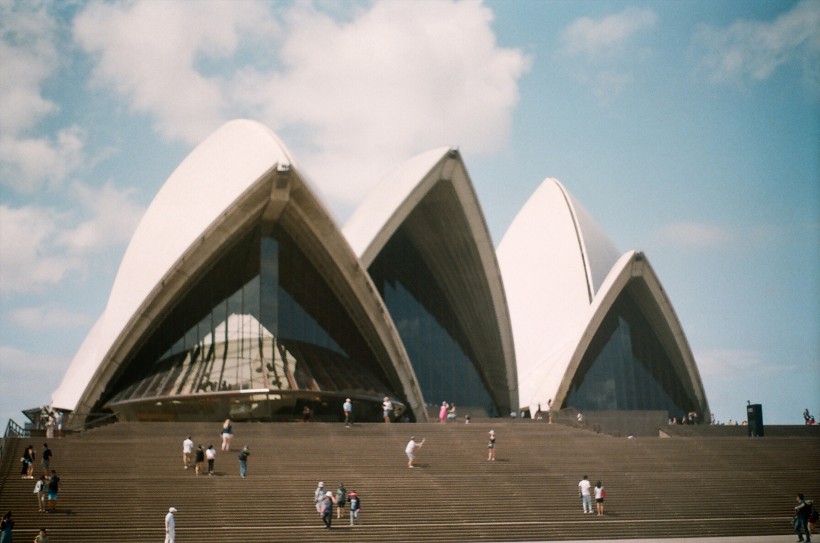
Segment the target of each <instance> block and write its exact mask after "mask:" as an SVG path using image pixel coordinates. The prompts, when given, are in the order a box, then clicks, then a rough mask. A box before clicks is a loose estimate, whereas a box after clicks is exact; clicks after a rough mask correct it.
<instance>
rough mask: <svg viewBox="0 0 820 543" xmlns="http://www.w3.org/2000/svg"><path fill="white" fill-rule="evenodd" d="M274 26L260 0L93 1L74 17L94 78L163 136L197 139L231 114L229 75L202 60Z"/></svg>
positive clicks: (229, 51)
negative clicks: (93, 61)
mask: <svg viewBox="0 0 820 543" xmlns="http://www.w3.org/2000/svg"><path fill="white" fill-rule="evenodd" d="M273 28H275V25H274V23H273V19H272V18H271V16H270V14H269V13H268V12H267V11H266V9H265V4H264V3H261V2H227V1H219V0H214V1H200V2H185V1H171V0H169V1H164V2H154V1H150V0H141V1H137V2H129V3H114V4H112V3H107V2H106V3H103V2H94V3H91V4H89V5H88V6H87V7H86V8H85V9H84V10H83V11H82V12H81V13H80V14H79V15H78V16H77V17H76V18H75V20H74V39H75V40H76V42H77V43H78V44H79V45H80V46H81V47H82V48H83V49H84V50H85V51H86V52H88V53H91V54H92V55H93V56H94V57H95V59H96V65H95V67H94V70H93V77H94V80H95V82H96V84H98V85H103V86H105V85H111V86H113V88H114V89H115V90H116V91H117V92H118V93H119V94H120V95H122V96H124V97H126V98H127V99H128V100H129V101H130V106H131V108H132V109H133V110H134V111H137V112H139V113H144V114H148V115H150V116H151V117H153V118H154V120H155V125H156V129H157V130H158V131H159V133H160V134H162V135H163V137H165V138H167V139H169V140H178V141H183V142H187V143H199V142H200V141H201V140H202V139H203V138H204V137H205V136H207V135H208V134H209V133H211V132H212V131H213V130H215V129H216V127H217V126H219V124H221V123H222V122H223V121H224V120H225V119H224V116H225V114H226V96H225V94H224V90H223V88H222V87H223V85H224V84H225V80H224V78H223V77H222V76H216V75H211V76H209V75H207V74H205V73H203V72H204V71H205V70H204V69H201V65H203V64H207V62H208V61H219V60H224V59H228V60H230V59H231V57H232V55H233V54H234V53H235V52H236V51H237V48H238V46H239V45H240V40H241V39H242V38H245V39H249V38H252V37H254V36H258V35H259V34H260V33H265V32H267V33H272V29H273Z"/></svg>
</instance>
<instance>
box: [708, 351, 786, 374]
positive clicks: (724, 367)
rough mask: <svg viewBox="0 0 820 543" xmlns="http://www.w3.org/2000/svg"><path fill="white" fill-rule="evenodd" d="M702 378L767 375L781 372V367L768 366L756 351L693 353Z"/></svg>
mask: <svg viewBox="0 0 820 543" xmlns="http://www.w3.org/2000/svg"><path fill="white" fill-rule="evenodd" d="M695 359H696V360H697V363H698V368H699V370H700V373H701V376H702V377H711V378H722V377H731V376H733V375H734V376H738V375H744V376H747V375H767V374H771V373H773V372H782V371H783V366H782V365H778V366H769V365H767V364H766V363H765V362H764V361H763V357H762V355H761V354H760V353H758V352H756V351H751V350H746V349H713V350H705V351H699V352H697V353H695Z"/></svg>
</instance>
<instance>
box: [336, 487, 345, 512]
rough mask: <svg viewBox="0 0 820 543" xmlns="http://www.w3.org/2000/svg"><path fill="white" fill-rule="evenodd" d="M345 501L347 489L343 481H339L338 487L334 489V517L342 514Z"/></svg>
mask: <svg viewBox="0 0 820 543" xmlns="http://www.w3.org/2000/svg"><path fill="white" fill-rule="evenodd" d="M346 502H347V489H346V488H345V484H344V483H339V488H337V489H336V518H342V516H344V512H345V504H346Z"/></svg>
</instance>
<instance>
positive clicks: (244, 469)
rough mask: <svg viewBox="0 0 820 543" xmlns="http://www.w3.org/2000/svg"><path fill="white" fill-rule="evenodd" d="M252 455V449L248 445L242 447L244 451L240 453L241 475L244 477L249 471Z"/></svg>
mask: <svg viewBox="0 0 820 543" xmlns="http://www.w3.org/2000/svg"><path fill="white" fill-rule="evenodd" d="M250 455H251V451H250V450H249V449H248V446H247V445H245V446H244V447H242V452H240V453H239V476H240V477H242V478H243V479H244V478H245V475H247V473H248V457H249V456H250Z"/></svg>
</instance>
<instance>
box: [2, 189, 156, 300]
mask: <svg viewBox="0 0 820 543" xmlns="http://www.w3.org/2000/svg"><path fill="white" fill-rule="evenodd" d="M70 201H71V204H72V206H74V207H75V208H76V209H77V212H76V213H67V212H59V211H57V210H55V209H52V208H44V207H38V206H20V207H10V206H5V205H0V255H1V257H2V261H3V265H2V266H0V291H3V292H36V291H38V290H41V289H43V288H44V287H47V286H50V285H54V284H57V283H60V282H61V281H63V280H64V279H65V278H66V277H67V276H68V275H69V274H70V273H72V272H78V271H83V270H84V269H85V266H86V265H87V261H86V258H85V257H87V256H88V255H90V254H94V253H96V252H99V251H101V250H104V249H105V248H107V247H111V246H115V245H119V244H123V243H125V242H126V241H127V240H128V239H129V238H130V236H131V234H132V233H133V231H134V228H135V226H136V224H137V222H138V220H139V218H140V217H141V216H142V213H143V211H144V210H143V209H142V207H141V206H139V205H138V204H136V203H134V202H133V191H132V190H130V189H126V190H122V191H121V190H117V189H115V188H113V187H111V186H105V187H103V188H102V189H96V190H95V189H91V188H89V187H86V186H83V185H80V184H77V185H75V186H74V189H73V191H72V193H71V200H70Z"/></svg>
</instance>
